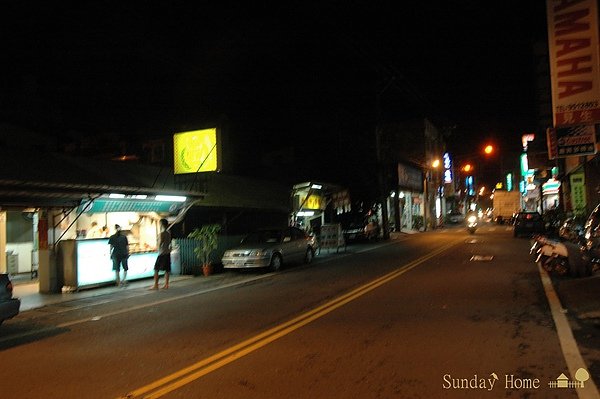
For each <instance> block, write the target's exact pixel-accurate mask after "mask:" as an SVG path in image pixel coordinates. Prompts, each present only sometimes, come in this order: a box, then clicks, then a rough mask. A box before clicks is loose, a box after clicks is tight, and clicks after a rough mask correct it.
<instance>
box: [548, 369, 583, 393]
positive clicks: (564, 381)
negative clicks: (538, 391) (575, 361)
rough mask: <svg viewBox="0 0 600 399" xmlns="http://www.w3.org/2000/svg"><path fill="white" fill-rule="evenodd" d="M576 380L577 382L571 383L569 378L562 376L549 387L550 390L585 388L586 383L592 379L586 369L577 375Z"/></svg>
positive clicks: (550, 383)
mask: <svg viewBox="0 0 600 399" xmlns="http://www.w3.org/2000/svg"><path fill="white" fill-rule="evenodd" d="M575 379H576V380H577V381H571V380H569V377H567V376H566V375H564V374H561V375H559V376H558V377H557V378H556V381H550V382H549V383H548V385H549V386H550V388H584V387H585V384H584V383H585V382H586V381H587V380H589V379H590V373H588V371H587V370H586V369H584V368H580V369H579V370H577V372H576V373H575Z"/></svg>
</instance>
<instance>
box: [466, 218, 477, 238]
mask: <svg viewBox="0 0 600 399" xmlns="http://www.w3.org/2000/svg"><path fill="white" fill-rule="evenodd" d="M467 229H468V230H469V233H470V234H475V230H477V215H473V214H471V215H468V216H467Z"/></svg>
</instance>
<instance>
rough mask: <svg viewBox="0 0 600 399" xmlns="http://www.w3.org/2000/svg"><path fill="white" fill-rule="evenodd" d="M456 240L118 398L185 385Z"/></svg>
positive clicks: (150, 396)
mask: <svg viewBox="0 0 600 399" xmlns="http://www.w3.org/2000/svg"><path fill="white" fill-rule="evenodd" d="M460 243H462V240H460V241H454V242H452V243H450V244H446V245H444V246H442V247H440V248H438V249H437V250H435V251H433V252H430V253H429V254H427V255H425V256H423V257H421V258H419V259H416V260H414V261H412V262H409V263H407V264H406V265H404V266H402V267H400V268H399V269H397V270H395V271H393V272H391V273H388V274H386V275H384V276H382V277H379V278H377V279H375V280H373V281H371V282H370V283H367V284H365V285H363V286H361V287H358V288H356V289H354V290H352V291H350V292H348V293H346V294H344V295H341V296H340V297H338V298H336V299H333V300H331V301H329V302H327V303H325V304H323V305H321V306H318V307H316V308H314V309H312V310H309V311H308V312H305V313H303V314H301V315H300V316H298V317H296V318H294V319H292V320H289V321H287V322H285V323H283V324H281V325H279V326H276V327H273V328H271V329H269V330H267V331H264V332H262V333H260V334H258V335H256V336H254V337H252V338H250V339H247V340H246V341H243V342H241V343H239V344H237V345H234V346H232V347H230V348H228V349H225V350H223V351H221V352H219V353H216V354H214V355H213V356H210V357H208V358H206V359H203V360H201V361H199V362H197V363H195V364H192V365H191V366H188V367H185V368H183V369H181V370H179V371H177V372H175V373H173V374H170V375H167V376H166V377H163V378H161V379H159V380H156V381H154V382H152V383H150V384H148V385H146V386H143V387H141V388H138V389H135V390H133V391H131V392H129V393H127V394H125V395H123V396H120V397H119V399H135V398H144V399H154V398H160V397H161V396H164V395H166V394H168V393H170V392H172V391H174V390H176V389H178V388H181V387H182V386H184V385H187V384H189V383H191V382H193V381H195V380H197V379H199V378H201V377H203V376H205V375H207V374H209V373H211V372H213V371H215V370H217V369H219V368H221V367H223V366H225V365H227V364H229V363H232V362H234V361H236V360H238V359H240V358H242V357H243V356H246V355H248V354H250V353H252V352H254V351H256V350H258V349H260V348H262V347H264V346H266V345H268V344H270V343H271V342H273V341H275V340H277V339H279V338H281V337H284V336H286V335H288V334H290V333H292V332H294V331H296V330H298V329H299V328H301V327H303V326H305V325H307V324H309V323H311V322H313V321H315V320H317V319H320V318H321V317H323V316H325V315H327V314H328V313H331V312H333V311H334V310H336V309H337V308H340V307H342V306H344V305H346V304H347V303H349V302H351V301H353V300H355V299H357V298H360V297H361V296H363V295H365V294H367V293H369V292H371V291H373V290H374V289H376V288H378V287H380V286H382V285H384V284H386V283H388V282H390V281H392V280H394V279H396V278H397V277H399V276H401V275H402V274H404V273H407V272H409V271H410V270H412V269H414V268H415V267H417V266H419V265H420V264H422V263H424V262H426V261H428V260H430V259H431V258H434V257H436V256H438V255H439V254H441V253H443V252H445V251H447V250H448V249H450V248H452V247H454V246H455V245H457V244H460Z"/></svg>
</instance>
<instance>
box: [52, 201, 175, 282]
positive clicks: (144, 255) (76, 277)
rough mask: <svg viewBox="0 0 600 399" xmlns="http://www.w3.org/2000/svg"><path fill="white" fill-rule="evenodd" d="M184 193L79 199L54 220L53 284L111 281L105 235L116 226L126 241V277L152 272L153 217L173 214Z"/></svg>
mask: <svg viewBox="0 0 600 399" xmlns="http://www.w3.org/2000/svg"><path fill="white" fill-rule="evenodd" d="M184 201H185V197H173V196H170V197H164V196H152V197H151V198H148V197H146V198H141V197H140V196H139V195H138V196H122V197H121V198H110V196H107V197H100V198H97V199H95V200H91V201H85V202H83V203H82V204H81V205H80V206H79V207H78V208H77V209H74V210H73V211H72V212H70V213H69V214H66V215H64V216H63V217H62V219H61V220H60V221H59V223H58V224H57V227H56V228H55V231H54V235H55V236H56V239H57V240H58V247H57V268H58V279H59V283H58V284H59V285H62V286H63V289H65V290H78V289H82V288H87V287H92V286H98V285H103V284H107V283H110V282H112V281H114V279H115V275H114V272H113V270H112V260H111V258H110V246H109V244H108V239H109V237H110V235H112V234H114V233H115V225H119V226H121V229H122V230H121V234H124V235H125V236H126V237H127V240H128V242H129V254H130V256H129V259H128V264H129V272H128V276H127V277H128V280H136V279H141V278H148V277H151V276H152V275H153V274H154V262H155V260H156V257H157V256H158V249H157V248H158V235H159V234H160V228H159V220H160V219H161V218H167V219H171V220H172V219H174V217H175V216H176V215H177V213H178V212H179V211H180V210H181V209H182V207H183V204H184ZM177 254H178V252H177V249H176V248H175V249H174V250H173V251H172V263H173V270H172V272H173V273H175V274H177V273H178V272H179V270H180V265H179V262H178V259H179V258H178V256H177Z"/></svg>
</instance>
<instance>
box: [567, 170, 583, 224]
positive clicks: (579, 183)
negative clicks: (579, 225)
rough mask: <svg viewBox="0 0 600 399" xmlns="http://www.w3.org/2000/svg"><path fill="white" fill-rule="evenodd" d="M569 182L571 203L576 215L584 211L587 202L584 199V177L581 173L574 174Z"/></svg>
mask: <svg viewBox="0 0 600 399" xmlns="http://www.w3.org/2000/svg"><path fill="white" fill-rule="evenodd" d="M570 180H571V203H572V206H573V210H574V211H575V213H576V214H578V213H580V212H581V211H582V210H585V206H586V205H587V200H586V198H585V175H584V174H583V172H580V173H574V174H572V175H571V176H570Z"/></svg>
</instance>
